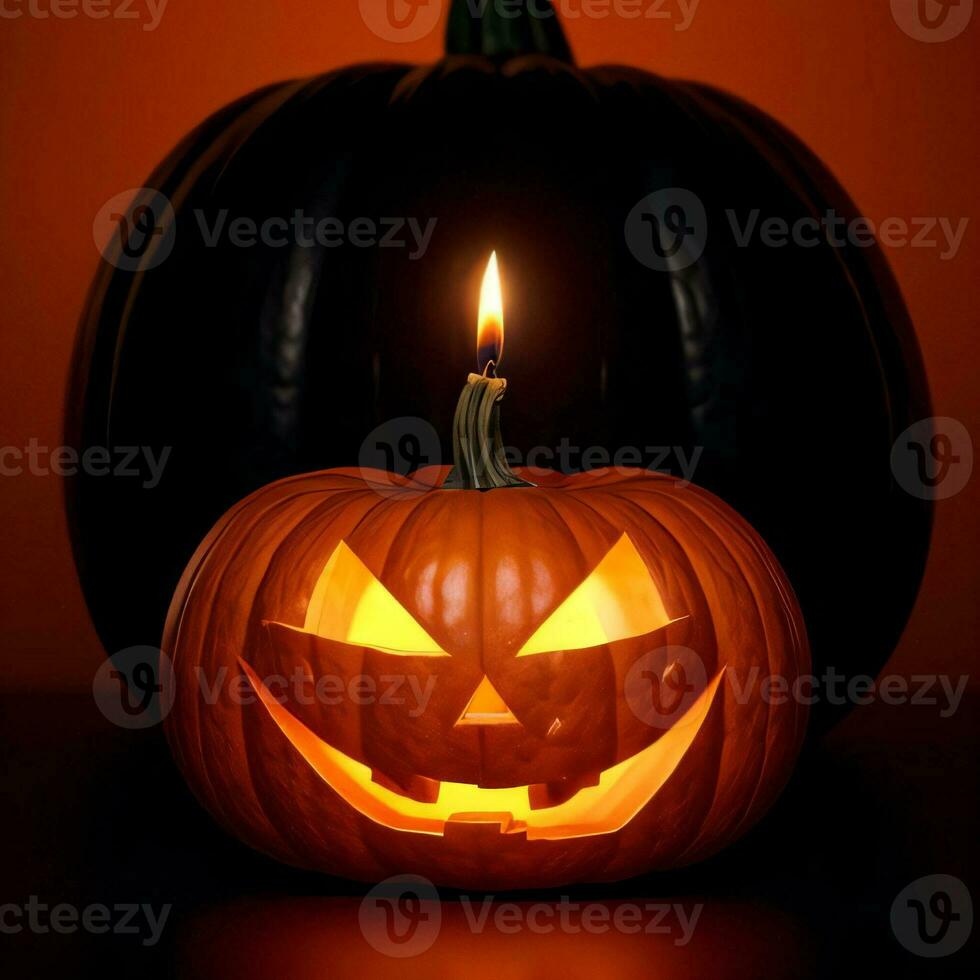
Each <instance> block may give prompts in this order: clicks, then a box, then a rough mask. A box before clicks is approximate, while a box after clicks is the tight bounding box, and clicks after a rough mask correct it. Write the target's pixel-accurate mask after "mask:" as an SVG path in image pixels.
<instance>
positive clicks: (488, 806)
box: [239, 659, 725, 840]
mask: <svg viewBox="0 0 980 980" xmlns="http://www.w3.org/2000/svg"><path fill="white" fill-rule="evenodd" d="M239 663H240V664H241V666H242V669H243V670H244V672H245V675H246V676H247V677H248V679H249V682H250V683H251V685H252V687H253V688H254V690H255V691H256V693H257V694H258V695H259V699H260V700H261V702H262V704H263V705H264V706H265V709H266V710H267V711H268V712H269V715H270V716H271V718H272V720H273V721H274V722H275V723H276V725H277V726H278V727H279V729H280V730H281V731H282V733H283V734H284V735H285V736H286V738H287V739H288V740H289V742H290V744H291V745H292V746H293V748H295V749H296V751H297V752H299V753H300V755H301V756H302V757H303V758H304V759H305V760H306V762H307V763H308V764H309V765H310V766H311V767H312V769H313V770H314V771H315V772H316V773H317V775H319V776H320V778H321V779H322V780H323V781H324V782H325V783H326V784H327V785H328V786H329V787H330V788H331V789H332V790H333V791H334V792H335V793H337V794H338V795H339V796H341V797H342V798H343V799H344V800H346V801H347V803H348V804H349V805H350V806H352V807H354V809H356V810H357V811H358V812H359V813H361V814H363V815H364V816H365V817H367V818H368V819H369V820H372V821H374V822H375V823H377V824H380V825H381V826H383V827H388V828H390V829H392V830H400V831H408V832H412V833H417V834H430V835H435V836H441V835H442V834H444V833H445V831H446V825H447V824H449V823H470V824H491V825H492V824H496V825H497V826H498V828H499V831H500V833H503V834H524V835H526V837H527V839H528V840H560V839H567V838H572V837H591V836H595V835H599V834H611V833H614V832H615V831H617V830H619V829H620V828H622V827H624V826H625V825H626V824H627V823H629V822H630V820H632V819H633V817H635V816H636V814H637V813H639V812H640V810H642V809H643V808H644V807H645V806H646V805H647V804H648V803H649V802H650V801H651V800H652V799H653V797H654V796H655V795H656V794H657V792H658V791H659V790H660V788H661V787H662V786H663V785H664V784H665V783H666V782H667V780H668V779H669V778H670V776H671V775H672V774H673V772H674V771H675V770H676V769H677V766H678V765H679V764H680V762H681V760H682V759H683V758H684V756H685V754H686V753H687V750H688V749H689V748H690V747H691V745H692V743H693V742H694V739H695V738H696V736H697V734H698V732H699V731H700V730H701V728H702V726H703V725H704V722H705V719H706V718H707V717H708V714H709V712H710V710H711V707H712V705H713V704H714V701H715V696H716V694H717V691H718V688H719V686H720V684H721V680H722V678H723V676H724V673H725V672H724V669H722V670H720V671H719V672H718V673H717V674H716V675H715V677H714V678H713V679H712V680H711V682H710V683H709V684H708V685H707V687H706V688H705V689H704V690H703V691H702V692H701V694H700V695H698V697H697V698H696V699H695V700H694V702H693V703H692V704H691V705H690V707H689V708H688V709H687V711H685V713H684V714H683V715H682V716H681V717H680V718H679V719H678V720H677V722H675V724H674V725H672V726H671V728H670V730H669V731H667V732H664V734H663V735H661V737H660V738H659V739H658V740H657V741H656V742H653V743H652V744H651V745H649V746H647V747H646V748H645V749H641V750H640V751H639V752H637V753H635V754H634V755H632V756H630V758H628V759H625V760H623V761H622V762H619V763H617V764H616V765H614V766H611V767H610V768H609V769H605V770H603V772H602V773H600V774H599V778H598V782H597V783H596V784H595V785H592V786H585V787H583V788H582V789H580V790H578V792H577V793H575V794H574V795H573V796H571V797H570V798H569V799H567V800H565V801H564V802H561V803H558V804H556V805H554V806H550V807H541V808H534V807H532V801H531V793H532V787H530V786H508V787H504V788H489V789H488V788H485V787H482V786H477V785H474V784H471V783H454V782H448V781H443V782H440V783H438V789H437V794H436V798H435V799H434V800H433V801H431V802H426V801H421V800H416V799H413V798H411V797H409V796H406V795H404V794H402V793H399V792H396V791H395V790H394V789H391V788H390V785H382V784H381V783H379V782H376V781H375V780H374V777H373V774H372V771H371V769H370V768H369V767H368V766H365V765H364V764H363V763H361V762H358V761H357V760H356V759H352V758H351V757H350V756H348V755H346V754H345V753H343V752H341V751H340V750H339V749H336V748H334V747H333V746H332V745H330V744H329V743H328V742H325V741H324V740H323V739H322V738H320V737H319V736H318V735H316V734H314V733H313V732H312V731H311V730H310V729H309V728H307V727H306V725H304V724H303V723H302V722H301V721H299V720H298V719H297V718H296V717H295V716H294V715H293V714H292V713H291V712H290V711H288V710H287V709H286V708H285V707H284V706H283V705H282V704H280V703H279V701H277V700H276V698H275V697H274V695H273V694H272V693H271V692H270V691H269V689H268V688H267V687H266V686H265V684H263V683H262V680H261V679H260V678H259V676H258V675H257V674H256V673H255V671H254V670H252V668H251V667H250V666H249V665H248V664H247V663H245V661H243V660H241V659H240V660H239ZM386 783H387V781H386Z"/></svg>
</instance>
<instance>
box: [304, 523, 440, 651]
mask: <svg viewBox="0 0 980 980" xmlns="http://www.w3.org/2000/svg"><path fill="white" fill-rule="evenodd" d="M303 629H304V630H305V631H306V632H308V633H316V634H317V636H322V637H324V638H326V639H328V640H337V641H339V642H341V643H350V644H352V645H354V646H362V647H372V648H373V649H375V650H381V651H383V652H385V653H395V654H402V655H404V656H419V655H422V656H430V657H447V656H449V654H447V653H446V651H445V650H443V649H442V647H440V646H439V644H438V643H436V641H435V640H433V639H432V637H431V636H429V634H428V633H426V631H425V630H424V629H422V627H421V626H419V624H418V623H417V622H416V621H415V619H414V617H413V616H412V615H411V613H409V612H408V611H407V610H406V609H405V607H404V606H403V605H402V604H401V603H400V602H399V601H398V600H397V599H396V598H395V597H394V596H393V595H392V594H391V593H390V592H389V591H388V590H387V589H386V588H385V587H384V586H383V585H382V584H381V583H380V582H379V581H378V579H377V578H376V577H375V575H374V573H373V572H372V571H371V569H369V568H368V567H367V565H365V564H364V562H362V561H361V559H360V558H358V557H357V555H355V554H354V552H353V551H351V549H350V548H349V547H348V546H347V545H346V544H345V543H344V542H343V541H341V542H340V544H338V545H337V547H336V548H335V549H334V552H333V554H332V555H331V556H330V560H329V561H328V562H327V564H326V565H325V566H324V569H323V571H322V572H321V573H320V578H319V579H318V580H317V583H316V586H315V587H314V589H313V595H312V597H311V598H310V604H309V605H308V606H307V607H306V621H305V622H304V623H303Z"/></svg>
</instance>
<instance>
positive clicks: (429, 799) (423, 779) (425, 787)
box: [371, 769, 441, 803]
mask: <svg viewBox="0 0 980 980" xmlns="http://www.w3.org/2000/svg"><path fill="white" fill-rule="evenodd" d="M371 781H372V782H374V783H377V784H378V785H379V786H384V788H385V789H390V790H391V791H392V792H393V793H398V795H399V796H407V797H408V798H409V799H410V800H417V801H418V802H419V803H435V801H436V800H437V799H438V797H439V787H440V785H441V783H440V782H439V780H438V779H429V778H428V777H427V776H416V775H413V776H406V777H405V778H403V779H394V778H393V777H391V776H389V775H388V774H387V773H384V772H381V770H379V769H372V770H371Z"/></svg>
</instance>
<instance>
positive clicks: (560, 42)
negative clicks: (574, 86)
mask: <svg viewBox="0 0 980 980" xmlns="http://www.w3.org/2000/svg"><path fill="white" fill-rule="evenodd" d="M446 53H447V54H482V55H485V56H486V57H488V58H499V59H504V58H515V57H518V56H519V55H524V54H544V55H548V56H549V57H551V58H557V59H558V60H559V61H564V62H567V63H568V64H570V65H571V64H574V63H575V59H574V58H573V57H572V51H571V48H569V46H568V41H566V40H565V32H564V31H563V30H562V28H561V24H560V23H559V21H558V14H557V12H556V11H555V8H554V7H552V5H551V3H550V0H453V3H452V7H451V8H450V11H449V22H448V24H447V25H446Z"/></svg>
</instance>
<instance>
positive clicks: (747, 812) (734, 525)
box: [677, 488, 805, 855]
mask: <svg viewBox="0 0 980 980" xmlns="http://www.w3.org/2000/svg"><path fill="white" fill-rule="evenodd" d="M685 489H689V488H685ZM698 496H699V497H700V498H701V501H700V502H701V503H704V504H706V505H707V507H708V508H709V509H710V510H711V511H712V512H713V513H715V514H717V515H718V516H719V518H721V519H722V520H724V521H725V522H726V524H727V525H728V526H729V527H730V528H731V529H732V530H734V531H735V532H736V533H737V534H738V539H739V540H740V541H741V542H742V543H743V544H744V545H745V546H746V547H748V548H749V549H750V551H751V552H752V553H753V554H754V555H755V556H756V557H757V558H758V557H759V556H760V555H761V553H760V552H759V550H758V547H757V546H756V544H755V542H754V541H753V540H752V539H751V537H750V536H749V535H747V534H746V533H745V530H744V528H743V527H742V526H740V525H741V524H743V523H744V522H743V521H742V520H741V518H739V519H738V520H737V521H733V520H732V519H731V517H730V516H729V514H728V513H727V512H722V511H721V509H720V508H719V507H718V505H717V504H716V503H715V501H714V500H712V499H711V498H710V496H709V495H707V494H704V493H703V492H701V491H699V492H698ZM677 501H678V503H679V504H680V506H682V507H685V508H688V509H689V510H691V511H692V512H693V508H691V507H690V505H689V503H688V502H687V501H684V500H681V499H680V498H679V497H678V498H677ZM696 517H697V518H698V519H699V520H702V518H701V516H700V515H699V514H696ZM733 558H735V563H736V566H737V568H738V570H739V574H740V575H741V576H742V579H743V582H744V584H745V586H746V587H747V589H748V592H749V594H750V595H751V596H752V599H753V602H754V604H755V609H756V615H757V618H758V620H759V625H760V626H761V628H762V630H763V633H764V634H765V635H766V636H767V638H768V637H769V629H768V627H767V624H766V619H765V616H764V615H763V612H762V609H763V600H762V598H761V597H760V596H759V595H758V593H757V589H756V585H755V584H754V581H755V579H754V578H753V579H750V578H749V577H748V576H747V575H746V573H745V570H744V567H743V562H742V561H741V560H739V559H737V558H736V556H735V555H734V554H733ZM773 581H777V580H773ZM780 598H782V595H780ZM779 612H780V618H785V617H784V615H783V610H782V609H780V611H779ZM773 649H774V647H773V644H772V643H771V641H769V642H767V644H766V650H767V654H768V656H767V660H768V662H769V666H770V670H771V669H772V666H773V663H772V652H773ZM779 649H780V655H781V656H780V659H782V658H783V657H784V656H785V650H784V649H783V647H782V645H781V644H780V646H779ZM780 675H781V676H784V672H783V671H780ZM794 707H795V708H796V709H797V710H794V711H793V712H792V717H793V719H794V722H795V719H797V718H798V717H799V716H800V715H801V714H802V715H804V717H805V712H801V711H800V710H799V706H794ZM776 709H777V706H776V705H775V704H773V703H770V704H769V705H768V710H767V712H766V720H765V725H764V731H763V740H764V742H765V744H767V745H768V744H769V740H770V730H771V728H772V725H773V724H774V717H775V715H776ZM780 714H784V713H780ZM796 730H797V726H796V724H795V723H794V729H793V742H794V749H793V751H792V754H793V755H795V754H796V749H797V748H798V744H796V738H795V736H796ZM768 762H770V756H769V753H766V754H764V755H763V757H762V758H761V760H760V765H759V768H758V769H757V770H756V773H755V787H754V788H753V790H752V791H751V793H749V795H748V797H747V803H746V805H745V807H743V808H741V816H740V817H739V818H738V820H737V822H736V823H735V825H734V828H733V829H732V836H733V837H739V836H741V835H742V833H743V832H744V830H745V829H747V828H746V824H747V823H748V822H749V821H750V820H751V819H752V815H753V812H754V809H755V805H756V800H757V798H758V795H759V793H760V790H761V788H762V786H763V785H764V783H765V782H766V779H765V777H766V775H767V773H766V764H767V763H768ZM779 788H780V789H781V788H782V787H779ZM697 844H698V841H695V842H693V843H692V845H691V848H690V849H689V850H693V851H694V853H697ZM687 853H688V852H685V855H686V854H687Z"/></svg>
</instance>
